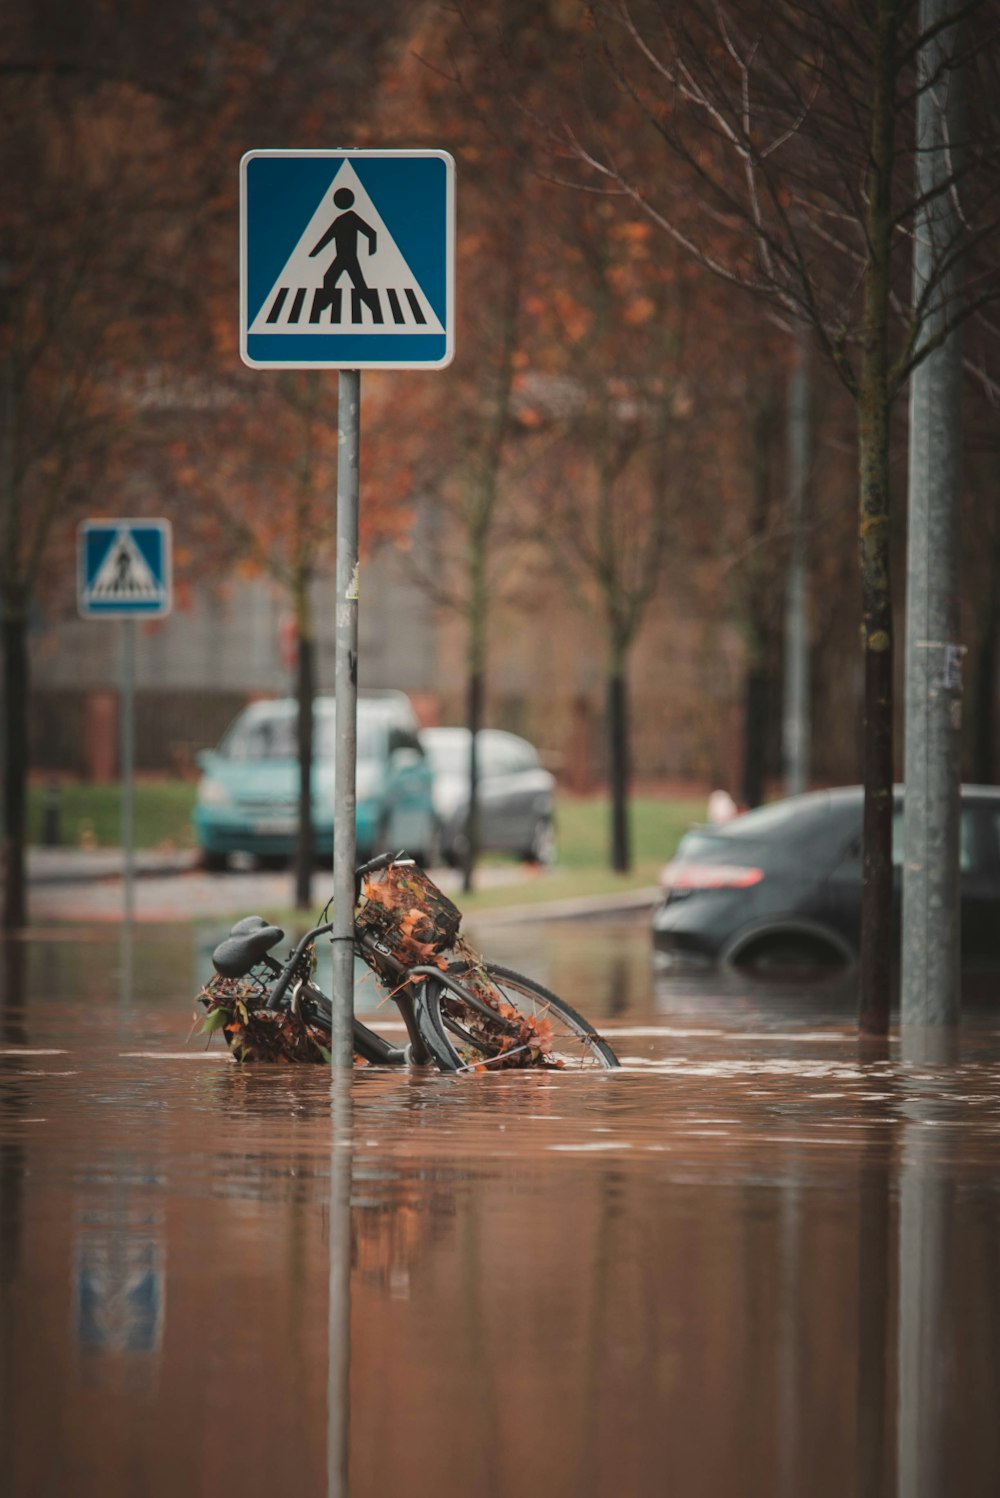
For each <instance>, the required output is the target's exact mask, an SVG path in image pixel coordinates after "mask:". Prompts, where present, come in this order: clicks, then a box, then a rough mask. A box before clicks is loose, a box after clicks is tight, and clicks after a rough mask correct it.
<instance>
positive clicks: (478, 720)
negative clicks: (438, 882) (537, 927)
mask: <svg viewBox="0 0 1000 1498" xmlns="http://www.w3.org/2000/svg"><path fill="white" fill-rule="evenodd" d="M465 722H466V726H467V728H468V730H469V807H468V811H467V813H466V818H465V847H464V848H463V850H462V891H463V893H464V894H470V893H471V891H472V888H473V885H474V883H475V874H476V860H477V859H478V857H479V730H480V728H482V726H483V673H482V670H477V669H476V668H475V667H473V668H472V669H470V671H469V679H468V683H467V687H466V713H465Z"/></svg>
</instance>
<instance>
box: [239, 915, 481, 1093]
mask: <svg viewBox="0 0 1000 1498" xmlns="http://www.w3.org/2000/svg"><path fill="white" fill-rule="evenodd" d="M332 930H333V922H332V921H327V922H326V923H325V924H324V925H322V926H314V927H313V928H312V930H311V931H307V932H306V933H305V935H304V936H303V937H301V938H300V939H299V942H298V945H297V946H296V947H295V949H294V950H293V951H292V953H291V955H290V956H289V958H288V961H287V962H286V963H285V964H284V966H283V967H281V969H280V976H279V978H278V981H277V982H276V983H275V985H274V987H273V988H272V990H271V992H270V994H269V995H268V1000H267V1003H266V1004H265V1006H264V1007H265V1008H266V1009H279V1008H280V1007H281V1004H282V1001H283V999H284V997H285V994H286V993H287V992H288V989H289V987H290V985H291V983H292V980H293V978H294V977H295V974H296V971H297V970H300V969H301V970H302V976H301V977H300V978H299V981H298V983H297V984H296V986H295V989H294V990H293V993H292V997H291V1004H292V1007H293V1009H294V1008H296V1007H297V1000H298V997H299V994H300V991H301V989H302V988H303V987H304V986H305V985H306V984H307V983H308V985H309V990H310V993H311V996H312V997H313V998H314V999H316V1000H319V1001H320V1002H321V1004H322V1005H323V1007H324V1008H331V1005H330V1001H329V1000H328V999H327V997H326V995H325V994H324V993H323V992H322V990H321V989H318V988H316V986H315V985H314V984H313V983H311V981H310V980H309V977H308V975H307V974H306V972H305V970H304V969H305V959H306V953H307V952H308V951H309V948H310V947H311V946H312V945H313V943H314V942H315V941H316V939H317V938H318V937H320V936H326V935H327V934H328V933H329V932H330V931H332ZM355 933H356V934H355V950H356V951H357V952H358V954H359V955H360V956H361V957H362V958H363V959H365V960H367V959H366V955H365V954H366V951H375V952H377V953H378V963H379V965H380V966H383V967H385V966H388V967H390V968H392V970H393V972H394V975H395V976H396V977H397V978H398V980H399V982H398V987H397V988H396V990H395V991H394V993H393V995H392V997H393V999H394V1001H395V1003H396V1006H397V1007H398V1009H399V1012H400V1014H401V1015H402V1017H403V1023H404V1024H405V1026H406V1033H407V1037H408V1039H409V1045H408V1046H407V1047H406V1048H405V1049H403V1050H400V1049H398V1048H397V1047H395V1046H391V1045H390V1044H389V1042H388V1041H386V1040H384V1039H383V1038H382V1036H381V1035H378V1034H376V1033H375V1031H374V1030H370V1029H369V1028H368V1026H367V1025H365V1024H363V1023H362V1022H361V1021H360V1020H359V1019H357V1017H355V1019H354V1033H353V1043H354V1049H355V1051H356V1052H357V1053H358V1055H360V1056H363V1057H364V1059H365V1060H366V1061H370V1062H372V1063H373V1064H376V1065H383V1066H385V1065H389V1066H393V1065H395V1066H401V1065H403V1064H404V1063H405V1062H407V1061H412V1062H413V1063H414V1064H416V1065H418V1066H423V1065H426V1064H427V1063H428V1062H429V1061H430V1060H431V1059H432V1058H431V1055H430V1053H429V1051H428V1050H427V1047H426V1045H425V1043H424V1040H423V1036H422V1035H421V1033H420V1028H419V1026H418V1024H417V1019H416V1015H415V1013H414V1007H413V987H412V986H413V984H414V983H416V982H420V981H427V980H432V981H434V982H436V983H440V984H441V985H442V986H443V987H445V988H447V989H449V990H450V991H451V992H452V993H454V994H455V996H456V997H457V998H460V999H462V1000H463V1002H464V1003H466V1004H468V1005H469V1006H470V1007H471V1008H473V1009H475V1010H478V1012H479V1013H480V1014H481V1015H482V1016H483V1017H484V1018H485V1019H488V1020H490V1021H491V1022H493V1023H494V1024H495V1023H496V1020H497V1016H496V1012H495V1011H494V1010H493V1009H491V1008H490V1007H489V1005H488V1004H485V1003H484V1002H483V1001H482V999H480V998H479V997H478V995H476V994H474V993H470V992H469V990H468V989H467V988H465V987H464V986H463V984H461V983H459V982H458V980H457V979H456V978H454V977H452V975H451V974H450V973H447V972H445V971H444V970H443V969H442V968H439V967H433V966H431V965H429V964H420V965H418V966H415V967H407V966H406V965H405V963H402V962H399V961H398V959H397V958H396V957H395V956H394V955H393V953H391V952H390V951H389V950H388V949H387V948H386V947H384V946H382V945H381V943H379V942H378V941H377V939H376V938H375V937H373V936H372V935H371V934H370V933H369V932H367V931H363V932H360V933H358V932H357V928H355ZM369 965H370V966H371V965H373V964H369ZM331 1012H332V1008H331Z"/></svg>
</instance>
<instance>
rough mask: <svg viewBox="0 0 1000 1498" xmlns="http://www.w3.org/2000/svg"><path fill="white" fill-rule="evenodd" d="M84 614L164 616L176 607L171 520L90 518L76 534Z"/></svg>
mask: <svg viewBox="0 0 1000 1498" xmlns="http://www.w3.org/2000/svg"><path fill="white" fill-rule="evenodd" d="M77 605H78V607H79V611H80V613H81V614H82V615H83V617H84V618H85V619H135V618H141V619H162V618H163V617H164V616H165V615H166V614H169V613H170V610H171V608H172V606H173V596H172V588H171V562H170V521H169V520H85V521H84V522H83V524H82V525H81V526H80V530H79V533H78V536H77Z"/></svg>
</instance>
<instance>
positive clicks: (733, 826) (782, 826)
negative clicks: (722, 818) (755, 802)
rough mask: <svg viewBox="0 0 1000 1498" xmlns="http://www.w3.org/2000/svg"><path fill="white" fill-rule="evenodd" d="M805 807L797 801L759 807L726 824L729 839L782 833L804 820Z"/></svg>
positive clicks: (772, 803) (779, 802)
mask: <svg viewBox="0 0 1000 1498" xmlns="http://www.w3.org/2000/svg"><path fill="white" fill-rule="evenodd" d="M802 813H803V806H802V803H801V802H795V801H772V802H769V803H768V805H767V806H757V807H755V808H754V810H753V811H748V812H746V813H744V815H743V816H741V817H737V818H736V820H735V821H733V822H727V824H726V836H727V837H752V838H755V837H759V836H760V835H761V834H762V833H770V832H776V833H779V834H780V833H781V832H782V831H784V830H786V829H787V828H788V827H790V826H792V825H793V824H794V823H795V822H798V821H800V820H801V819H802Z"/></svg>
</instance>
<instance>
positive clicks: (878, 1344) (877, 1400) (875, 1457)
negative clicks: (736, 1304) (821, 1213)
mask: <svg viewBox="0 0 1000 1498" xmlns="http://www.w3.org/2000/svg"><path fill="white" fill-rule="evenodd" d="M882 1085H883V1086H884V1087H886V1089H888V1084H887V1083H885V1082H884V1080H883V1082H882ZM892 1101H893V1100H892V1098H891V1095H889V1094H888V1091H887V1101H886V1103H884V1104H883V1103H882V1102H881V1101H872V1102H871V1103H868V1104H866V1105H865V1106H864V1108H863V1115H864V1116H865V1117H866V1118H870V1120H871V1122H870V1124H869V1126H868V1127H867V1128H866V1130H865V1143H864V1145H863V1147H862V1156H861V1168H860V1172H859V1176H858V1406H857V1408H858V1434H857V1457H856V1471H857V1492H858V1498H884V1495H885V1493H886V1490H887V1489H886V1474H887V1471H888V1466H889V1464H888V1460H887V1455H888V1453H887V1449H886V1428H887V1409H886V1405H887V1395H888V1389H887V1374H886V1363H887V1356H888V1339H889V1293H890V1287H889V1254H890V1230H891V1229H890V1196H889V1156H888V1153H887V1145H886V1139H885V1133H886V1130H885V1125H886V1121H887V1119H888V1118H889V1116H890V1110H891V1107H892Z"/></svg>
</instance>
